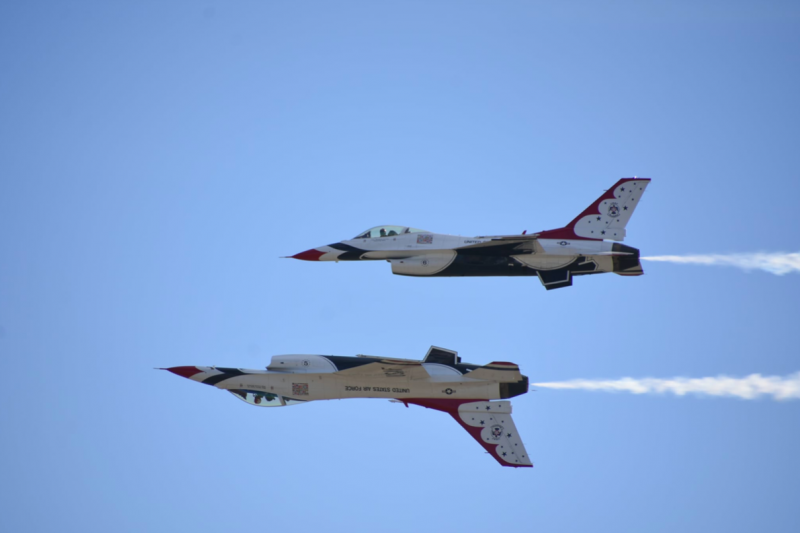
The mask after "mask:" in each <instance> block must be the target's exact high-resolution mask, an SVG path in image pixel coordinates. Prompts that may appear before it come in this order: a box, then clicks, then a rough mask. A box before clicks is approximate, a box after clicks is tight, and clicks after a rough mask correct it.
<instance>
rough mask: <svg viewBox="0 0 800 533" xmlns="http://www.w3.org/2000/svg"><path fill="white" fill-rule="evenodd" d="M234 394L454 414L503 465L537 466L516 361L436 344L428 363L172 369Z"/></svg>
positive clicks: (363, 359)
mask: <svg viewBox="0 0 800 533" xmlns="http://www.w3.org/2000/svg"><path fill="white" fill-rule="evenodd" d="M163 370H169V371H170V372H172V373H173V374H177V375H178V376H182V377H184V378H188V379H191V380H192V381H197V382H198V383H205V384H206V385H212V386H214V387H216V388H218V389H222V390H226V391H228V392H230V393H231V394H233V395H234V396H236V397H237V398H238V399H240V400H242V401H244V402H247V403H249V404H250V405H255V406H257V407H283V406H288V405H297V404H301V403H306V402H310V401H314V400H333V399H345V398H387V399H390V400H391V401H396V402H399V403H403V404H405V406H406V407H408V406H409V405H419V406H422V407H427V408H429V409H435V410H437V411H443V412H445V413H448V414H449V415H450V416H452V417H453V418H454V419H455V420H456V422H458V423H459V424H461V427H463V428H464V429H466V430H467V432H468V433H469V434H470V435H471V436H472V437H473V438H474V439H475V440H477V441H478V442H479V443H480V444H481V446H483V447H484V448H485V449H486V451H487V452H489V454H491V455H492V457H494V458H495V459H496V460H497V462H499V463H500V464H501V465H503V466H513V467H526V466H528V467H529V466H533V464H532V463H531V460H530V458H529V457H528V452H526V451H525V446H524V445H523V444H522V440H521V439H520V437H519V435H518V434H517V428H516V426H515V425H514V421H513V420H512V419H511V402H508V401H493V400H507V399H508V398H513V397H514V396H519V395H520V394H525V393H526V392H528V377H527V376H523V375H522V374H520V371H519V367H518V366H517V365H515V364H513V363H506V362H493V363H489V364H488V365H485V366H478V365H472V364H468V363H462V362H461V358H460V357H459V356H458V353H457V352H454V351H452V350H447V349H444V348H438V347H436V346H431V348H430V350H428V353H427V354H426V356H425V358H424V359H423V360H421V361H419V360H410V359H386V358H382V357H374V356H367V355H359V356H356V357H343V356H334V355H276V356H274V357H272V361H271V362H270V364H269V366H268V367H267V369H266V370H244V369H241V368H222V367H215V366H175V367H172V368H165V369H163Z"/></svg>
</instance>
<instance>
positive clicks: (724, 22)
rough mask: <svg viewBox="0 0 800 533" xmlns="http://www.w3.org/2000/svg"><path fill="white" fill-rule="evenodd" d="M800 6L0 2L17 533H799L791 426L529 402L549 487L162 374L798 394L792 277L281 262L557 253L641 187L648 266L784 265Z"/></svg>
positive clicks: (365, 422) (347, 411)
mask: <svg viewBox="0 0 800 533" xmlns="http://www.w3.org/2000/svg"><path fill="white" fill-rule="evenodd" d="M799 25H800V9H798V7H797V4H796V3H792V2H606V3H597V2H560V3H536V2H502V3H499V2H495V3H490V2H292V3H290V2H252V3H234V2H226V3H212V2H206V3H198V2H184V3H179V2H173V3H169V4H164V3H158V2H149V3H137V4H133V3H130V4H126V3H122V2H114V3H109V2H102V3H101V2H92V3H83V2H69V1H66V2H39V3H35V4H33V3H30V2H5V3H3V4H2V6H0V65H1V66H2V72H3V76H2V78H0V112H1V115H0V116H2V120H0V147H2V148H0V254H1V255H0V259H2V261H1V263H0V264H2V268H0V355H1V356H2V361H3V363H4V365H5V370H6V379H5V383H4V386H3V387H2V388H0V423H2V428H3V429H2V431H1V432H0V452H2V453H0V468H2V472H3V475H2V476H0V508H1V509H2V513H0V529H2V530H4V531H20V530H26V531H55V530H58V531H63V530H81V531H108V530H114V531H171V530H175V529H177V528H180V529H182V530H194V531H218V530H220V529H221V528H226V529H232V528H236V529H256V528H259V529H263V528H272V529H274V530H288V529H290V528H291V529H292V530H300V531H310V530H315V529H324V530H329V531H343V530H363V529H367V528H375V529H380V530H382V531H408V530H410V529H412V528H413V529H415V530H419V531H453V530H461V531H471V530H487V529H488V530H498V529H508V528H514V529H519V528H522V529H523V530H543V531H586V530H589V529H591V530H593V531H615V532H618V531H643V530H645V531H675V530H681V531H709V530H714V531H719V530H725V531H753V530H760V531H775V532H781V531H787V532H788V531H797V529H798V527H800V507H798V506H797V500H798V496H800V475H798V474H800V458H798V454H797V449H798V447H800V427H798V424H797V421H798V420H799V419H800V418H798V417H799V416H800V402H796V401H795V402H775V401H771V400H764V399H762V400H754V401H744V400H735V399H719V398H713V399H712V398H698V397H683V398H677V397H671V396H657V395H656V396H633V395H625V394H608V393H600V392H596V393H591V392H580V391H559V390H539V391H537V392H532V393H530V394H528V395H526V396H522V397H520V398H517V399H515V401H514V409H515V411H514V412H515V415H514V416H515V420H516V424H517V427H518V429H519V431H520V432H521V434H522V436H523V438H524V440H525V443H526V447H527V449H528V451H529V453H530V455H531V457H533V459H534V462H535V465H536V466H535V468H533V469H520V470H516V469H510V468H501V467H499V466H498V465H497V464H496V463H495V462H494V461H493V460H492V459H491V458H490V457H489V456H488V455H486V454H484V453H483V450H482V449H481V448H480V446H478V445H477V443H475V442H473V441H472V440H471V439H469V437H468V435H466V433H465V432H464V431H463V430H462V429H461V428H459V427H458V426H457V424H456V423H455V422H453V421H452V420H450V419H449V418H448V417H447V416H446V415H444V414H442V413H436V412H433V411H429V410H424V409H421V408H414V407H412V408H409V409H405V408H404V407H402V406H399V405H398V404H391V403H389V402H386V401H384V400H351V401H346V402H339V401H332V402H317V403H314V404H311V405H304V406H298V407H291V408H286V409H275V410H261V409H254V408H250V407H247V406H245V405H244V404H242V403H241V402H239V401H237V400H236V399H234V398H233V397H231V396H230V395H227V394H224V393H222V392H220V391H215V390H213V389H210V388H208V387H200V386H198V385H196V384H194V383H191V382H189V381H186V380H182V379H179V378H177V377H176V376H173V375H171V374H169V373H166V372H158V371H155V370H153V368H154V367H165V366H175V365H192V364H197V365H212V364H213V365H220V366H234V367H245V368H261V367H263V366H265V365H267V364H268V362H269V358H270V357H271V356H272V355H274V354H282V353H321V354H337V355H355V354H357V353H366V354H376V355H386V356H391V357H407V358H415V357H422V356H423V355H424V354H425V352H426V351H427V349H428V347H429V346H430V345H431V344H435V345H439V346H444V347H447V348H451V349H455V350H458V351H459V352H460V354H461V355H462V357H463V358H464V360H465V361H469V362H473V363H488V362H489V361H493V360H509V361H514V362H516V363H518V364H520V366H521V367H522V369H523V371H524V373H525V374H527V375H528V376H530V377H531V379H532V380H533V381H558V380H568V379H573V378H608V379H615V378H619V377H623V376H633V377H673V376H689V377H701V376H712V375H718V374H729V375H733V376H743V375H746V374H750V373H755V372H759V373H762V374H774V375H785V374H790V373H792V372H796V371H798V370H800V357H798V355H800V353H798V347H797V341H796V329H797V319H798V316H800V297H799V296H800V276H799V275H797V274H787V275H785V276H775V275H771V274H768V273H765V272H758V271H756V272H750V273H745V272H741V271H739V270H736V269H733V268H724V267H719V268H714V267H702V266H691V265H671V264H666V263H646V264H645V269H646V275H645V276H641V277H639V278H623V277H620V276H613V275H605V276H597V277H590V278H582V279H578V280H576V282H575V285H574V286H573V287H571V288H569V289H563V290H557V291H550V292H546V291H544V289H543V288H542V287H541V286H540V284H539V282H538V281H537V280H536V279H512V278H487V279H480V278H473V279H469V278H464V279H415V278H406V277H400V276H392V275H391V273H390V270H389V266H388V265H387V264H385V263H380V262H376V263H369V264H342V263H340V264H313V263H306V262H300V261H292V260H287V259H279V256H284V255H291V254H293V253H296V252H300V251H302V250H306V249H308V248H311V247H313V246H317V245H322V244H328V243H331V242H335V241H338V240H341V239H343V238H349V237H352V236H354V235H356V233H357V232H359V231H361V230H365V229H367V228H369V227H371V226H374V225H376V224H383V223H386V224H407V225H411V226H415V227H421V228H426V229H428V230H431V231H436V232H441V233H453V234H462V235H486V234H508V233H517V232H521V231H523V230H528V231H537V230H543V229H550V228H555V227H559V226H561V225H563V224H565V223H566V222H568V221H569V220H571V219H572V218H573V217H574V216H575V215H576V214H578V213H579V212H580V211H581V210H582V209H583V208H584V207H586V206H587V205H588V204H589V203H590V202H591V201H592V200H594V199H595V198H596V197H597V196H598V195H599V194H600V193H601V192H602V191H603V190H604V189H606V188H608V187H609V186H610V185H612V184H613V183H614V182H615V181H616V180H617V179H618V178H620V177H623V176H633V175H637V176H646V177H650V178H653V182H652V184H651V186H650V187H649V188H648V191H647V194H646V196H645V197H644V199H643V201H642V204H641V205H640V207H639V208H638V209H637V211H636V214H635V216H634V217H633V219H632V221H631V223H630V224H629V226H628V238H627V239H626V241H625V243H626V244H629V245H632V246H635V247H638V248H640V249H641V250H642V252H643V253H644V254H646V255H661V254H695V253H740V252H756V251H766V252H797V251H798V250H800V244H799V243H800V224H798V222H797V218H796V213H797V198H798V193H800V175H799V174H798V168H799V167H800V165H798V150H797V146H798V145H799V144H800V143H799V142H798V141H800V135H799V134H800V126H799V125H800V104H798V102H799V100H798V98H797V95H798V94H800V77H798V74H799V73H800V31H798V30H799V29H800V27H799Z"/></svg>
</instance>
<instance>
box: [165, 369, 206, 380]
mask: <svg viewBox="0 0 800 533" xmlns="http://www.w3.org/2000/svg"><path fill="white" fill-rule="evenodd" d="M164 370H169V371H170V372H172V373H173V374H175V375H176V376H180V377H182V378H188V379H191V377H192V376H194V375H195V374H200V373H202V372H203V371H202V370H200V369H199V368H197V367H196V366H173V367H171V368H165V369H164Z"/></svg>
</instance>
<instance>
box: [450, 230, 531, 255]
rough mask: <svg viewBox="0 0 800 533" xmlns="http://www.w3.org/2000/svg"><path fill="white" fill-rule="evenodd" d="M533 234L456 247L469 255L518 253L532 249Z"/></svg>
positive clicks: (528, 251) (524, 252) (460, 251)
mask: <svg viewBox="0 0 800 533" xmlns="http://www.w3.org/2000/svg"><path fill="white" fill-rule="evenodd" d="M534 241H536V237H534V236H521V235H520V236H517V237H498V238H494V239H492V240H491V241H486V242H481V243H477V244H470V245H469V246H462V247H460V248H457V249H456V251H457V252H458V253H464V254H469V255H520V254H529V253H532V252H533V250H534V244H533V243H534Z"/></svg>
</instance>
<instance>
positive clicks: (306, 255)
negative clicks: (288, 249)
mask: <svg viewBox="0 0 800 533" xmlns="http://www.w3.org/2000/svg"><path fill="white" fill-rule="evenodd" d="M323 255H325V252H322V251H320V250H317V249H316V248H312V249H310V250H306V251H305V252H300V253H299V254H294V255H293V256H292V259H302V260H303V261H319V260H320V259H319V258H320V257H322V256H323Z"/></svg>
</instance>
